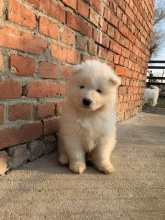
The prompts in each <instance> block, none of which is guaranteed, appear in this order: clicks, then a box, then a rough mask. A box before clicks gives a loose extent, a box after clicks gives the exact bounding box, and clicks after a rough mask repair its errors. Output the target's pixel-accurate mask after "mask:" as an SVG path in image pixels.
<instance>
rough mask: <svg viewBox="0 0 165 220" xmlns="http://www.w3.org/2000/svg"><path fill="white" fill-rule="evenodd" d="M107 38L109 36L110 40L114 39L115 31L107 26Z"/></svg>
mask: <svg viewBox="0 0 165 220" xmlns="http://www.w3.org/2000/svg"><path fill="white" fill-rule="evenodd" d="M107 34H108V36H110V37H111V38H114V36H115V29H114V28H113V27H112V26H111V25H109V24H108V31H107Z"/></svg>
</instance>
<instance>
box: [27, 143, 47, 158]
mask: <svg viewBox="0 0 165 220" xmlns="http://www.w3.org/2000/svg"><path fill="white" fill-rule="evenodd" d="M28 149H29V151H30V161H33V160H35V159H36V158H38V157H39V156H41V155H42V154H43V153H44V150H45V144H44V142H43V141H32V142H31V143H30V144H29V145H28Z"/></svg>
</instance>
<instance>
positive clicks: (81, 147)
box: [59, 60, 120, 173]
mask: <svg viewBox="0 0 165 220" xmlns="http://www.w3.org/2000/svg"><path fill="white" fill-rule="evenodd" d="M119 84H120V78H119V77H118V76H117V75H116V74H115V73H114V71H113V70H112V69H111V68H110V67H109V66H107V65H106V64H103V63H101V62H99V61H96V60H88V61H86V62H84V63H82V64H80V65H76V66H74V73H73V75H72V77H71V78H70V79H69V81H68V85H67V101H66V103H65V105H64V107H63V111H62V116H61V121H60V132H59V138H60V141H59V142H60V146H59V162H60V163H61V164H62V165H64V164H68V163H69V168H70V170H71V171H73V172H75V173H82V172H84V170H85V169H86V164H85V154H86V153H87V152H88V153H89V155H90V160H91V161H92V163H93V164H94V165H95V167H96V168H97V169H98V170H99V171H101V172H103V173H111V172H113V166H112V164H111V162H110V155H111V152H112V150H113V148H114V147H115V142H116V141H115V135H116V126H115V123H116V114H115V103H116V87H117V86H118V85H119Z"/></svg>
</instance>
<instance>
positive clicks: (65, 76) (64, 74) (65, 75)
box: [60, 66, 72, 79]
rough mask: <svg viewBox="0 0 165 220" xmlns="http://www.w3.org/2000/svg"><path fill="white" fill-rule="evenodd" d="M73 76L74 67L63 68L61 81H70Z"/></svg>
mask: <svg viewBox="0 0 165 220" xmlns="http://www.w3.org/2000/svg"><path fill="white" fill-rule="evenodd" d="M71 75H72V67H70V66H62V67H61V75H60V77H61V79H69V78H70V77H71Z"/></svg>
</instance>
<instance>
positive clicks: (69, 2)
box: [62, 0, 77, 9]
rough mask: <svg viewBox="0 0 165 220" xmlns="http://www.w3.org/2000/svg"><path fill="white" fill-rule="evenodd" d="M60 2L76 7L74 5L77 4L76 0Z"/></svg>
mask: <svg viewBox="0 0 165 220" xmlns="http://www.w3.org/2000/svg"><path fill="white" fill-rule="evenodd" d="M62 2H63V3H64V4H66V5H67V6H69V7H71V8H73V9H76V6H77V4H76V0H62Z"/></svg>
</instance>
